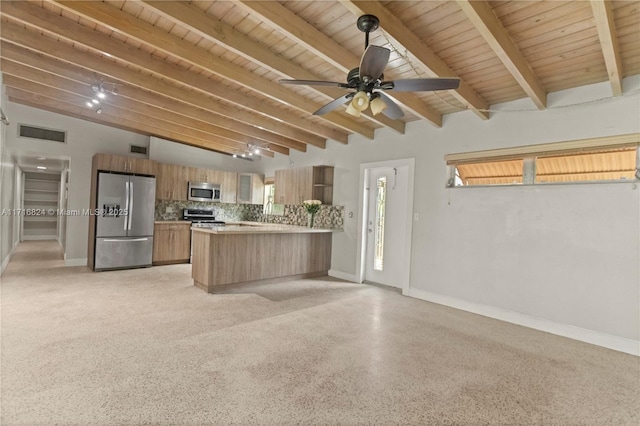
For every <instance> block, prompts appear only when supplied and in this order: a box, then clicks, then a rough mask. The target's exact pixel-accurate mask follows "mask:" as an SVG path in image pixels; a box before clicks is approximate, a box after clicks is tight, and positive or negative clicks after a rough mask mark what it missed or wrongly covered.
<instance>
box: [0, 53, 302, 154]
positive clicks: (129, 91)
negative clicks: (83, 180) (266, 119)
mask: <svg viewBox="0 0 640 426" xmlns="http://www.w3.org/2000/svg"><path fill="white" fill-rule="evenodd" d="M0 54H1V57H2V60H3V61H6V60H9V61H11V62H13V63H15V64H16V65H22V66H24V67H25V68H27V69H28V68H33V69H35V70H40V71H43V72H45V73H47V74H51V75H54V76H58V77H61V78H64V79H68V80H70V81H73V82H76V83H81V84H85V85H91V84H96V83H97V81H96V76H95V75H94V74H93V73H91V72H89V71H86V70H83V69H82V68H80V67H76V66H74V65H70V64H67V63H64V62H61V61H58V60H56V59H51V58H48V57H45V56H42V55H39V54H37V53H34V52H30V51H28V50H26V49H22V48H20V47H17V46H14V45H11V44H9V43H6V42H1V43H0ZM16 65H14V67H15V66H16ZM16 75H18V76H21V74H16ZM112 83H113V84H115V85H117V86H116V87H117V88H118V97H119V98H128V99H131V100H132V101H135V102H140V103H143V104H146V105H149V106H152V107H157V108H161V109H163V110H164V111H166V112H167V113H170V114H173V115H177V116H179V117H181V118H183V119H194V120H198V122H200V123H202V124H203V125H209V123H212V122H213V123H215V125H216V126H217V127H221V128H223V129H225V130H231V131H237V132H238V133H240V134H242V135H245V136H248V137H251V138H255V139H256V143H258V144H261V145H265V144H269V145H275V147H274V149H273V151H274V152H279V153H281V154H285V153H288V151H287V152H285V151H283V150H282V149H281V148H293V149H297V150H299V151H302V152H305V151H306V145H305V144H304V143H302V142H298V141H295V140H293V139H288V138H285V137H283V136H280V135H276V134H274V133H270V132H266V131H264V130H260V129H256V128H255V127H253V126H249V125H246V124H243V123H239V122H236V121H233V120H231V119H229V118H227V117H223V116H220V115H214V114H211V113H210V112H208V111H205V110H203V109H201V108H197V107H194V106H192V105H188V104H185V103H182V102H180V103H179V105H176V104H177V103H178V102H177V101H176V100H175V99H172V98H167V97H164V96H160V95H157V94H154V93H151V92H147V91H145V90H142V89H139V88H137V87H133V86H130V85H128V84H126V83H123V82H120V81H113V82H112ZM83 93H91V92H87V91H86V90H85V91H84V92H83ZM78 94H80V93H78ZM225 124H226V125H225ZM214 133H215V132H214Z"/></svg>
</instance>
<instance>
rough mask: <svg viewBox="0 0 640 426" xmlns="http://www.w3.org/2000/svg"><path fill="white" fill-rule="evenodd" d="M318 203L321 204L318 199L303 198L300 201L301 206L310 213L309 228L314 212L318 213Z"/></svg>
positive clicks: (311, 224)
mask: <svg viewBox="0 0 640 426" xmlns="http://www.w3.org/2000/svg"><path fill="white" fill-rule="evenodd" d="M320 205H322V201H320V200H304V201H303V202H302V206H303V207H304V209H305V210H306V211H307V213H309V214H310V215H311V219H310V221H309V228H313V220H314V218H315V215H316V213H318V211H319V210H320Z"/></svg>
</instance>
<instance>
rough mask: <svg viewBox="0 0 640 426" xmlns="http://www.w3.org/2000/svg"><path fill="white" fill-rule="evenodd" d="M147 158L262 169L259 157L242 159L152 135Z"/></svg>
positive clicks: (228, 168)
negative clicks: (252, 159) (253, 159)
mask: <svg viewBox="0 0 640 426" xmlns="http://www.w3.org/2000/svg"><path fill="white" fill-rule="evenodd" d="M276 155H278V154H276ZM149 158H151V159H153V160H156V161H158V162H160V163H169V164H179V165H182V166H193V167H203V168H207V169H216V170H224V171H228V172H245V173H249V172H254V173H257V172H258V171H260V170H261V169H262V165H261V164H260V163H261V162H262V160H261V158H260V157H258V158H257V159H256V160H255V161H250V160H243V159H241V158H233V157H232V156H229V155H222V154H217V153H215V152H212V151H207V150H205V149H201V148H196V147H193V146H189V145H184V144H178V143H175V142H171V141H167V140H164V139H161V138H156V137H154V136H152V137H151V138H150V145H149Z"/></svg>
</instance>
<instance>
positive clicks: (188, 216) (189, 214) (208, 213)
mask: <svg viewBox="0 0 640 426" xmlns="http://www.w3.org/2000/svg"><path fill="white" fill-rule="evenodd" d="M182 218H183V219H184V220H188V221H190V222H191V226H192V227H196V228H212V227H215V226H224V221H222V220H216V218H215V216H214V212H213V210H206V209H184V210H183V211H182ZM192 258H193V231H191V254H190V256H189V263H191V260H192Z"/></svg>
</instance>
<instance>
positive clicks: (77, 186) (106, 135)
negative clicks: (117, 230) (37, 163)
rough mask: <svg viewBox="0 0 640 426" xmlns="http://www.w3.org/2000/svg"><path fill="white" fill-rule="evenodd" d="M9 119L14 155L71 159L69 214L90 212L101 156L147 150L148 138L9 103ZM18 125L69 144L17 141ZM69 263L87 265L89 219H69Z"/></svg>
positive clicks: (11, 146)
mask: <svg viewBox="0 0 640 426" xmlns="http://www.w3.org/2000/svg"><path fill="white" fill-rule="evenodd" d="M7 115H9V116H10V117H11V130H10V131H9V132H7V139H8V147H9V149H10V150H11V152H13V153H18V152H20V153H29V154H32V155H43V156H45V157H46V156H55V157H58V158H62V157H64V158H68V159H69V171H70V179H69V198H68V203H67V208H68V209H70V210H76V209H77V210H82V209H88V208H89V207H90V206H89V192H90V188H91V161H92V157H93V155H94V154H96V153H98V152H104V153H111V154H122V155H128V152H129V145H130V144H135V145H143V146H148V144H149V138H148V137H147V136H143V135H139V134H135V133H131V132H127V131H124V130H120V129H115V128H112V127H107V126H102V125H98V124H95V123H90V122H88V121H84V120H80V119H76V118H72V117H66V116H63V115H59V114H54V113H51V112H48V111H43V110H40V109H36V108H31V107H27V106H24V105H19V104H16V103H13V102H8V103H7ZM18 123H20V124H30V125H34V126H40V127H46V128H51V129H56V130H64V131H66V132H67V143H65V144H63V143H57V142H49V141H41V140H37V139H30V138H22V137H18V130H17V129H18ZM66 227H67V236H66V247H65V249H66V263H67V264H68V265H85V264H86V260H87V238H88V232H89V218H88V217H85V216H70V217H68V218H67V224H66Z"/></svg>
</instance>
